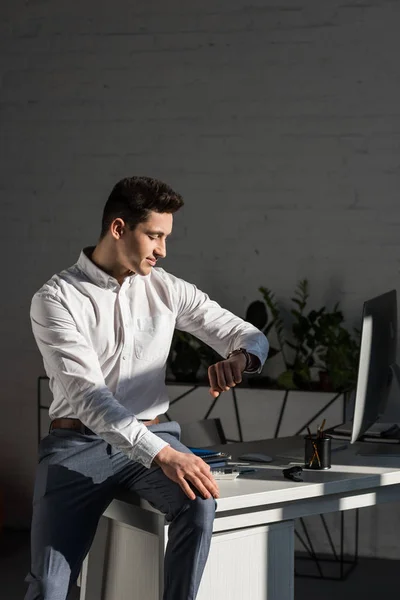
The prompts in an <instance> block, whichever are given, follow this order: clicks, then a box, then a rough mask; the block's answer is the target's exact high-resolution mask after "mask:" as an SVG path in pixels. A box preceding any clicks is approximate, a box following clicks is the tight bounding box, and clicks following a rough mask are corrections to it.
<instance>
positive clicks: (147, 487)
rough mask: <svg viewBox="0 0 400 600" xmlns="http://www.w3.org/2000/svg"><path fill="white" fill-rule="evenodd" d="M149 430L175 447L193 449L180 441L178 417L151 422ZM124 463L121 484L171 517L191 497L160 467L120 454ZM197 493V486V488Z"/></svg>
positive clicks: (181, 450) (119, 482)
mask: <svg viewBox="0 0 400 600" xmlns="http://www.w3.org/2000/svg"><path fill="white" fill-rule="evenodd" d="M150 430H151V431H152V432H153V433H155V434H156V435H158V436H159V437H160V438H162V439H163V440H165V441H166V442H168V443H169V444H170V446H171V447H172V448H174V450H178V451H179V452H185V453H188V452H190V450H188V448H187V447H186V446H184V445H183V444H182V443H181V442H180V441H179V436H180V427H179V425H178V423H176V422H175V421H172V422H169V423H160V424H158V425H152V426H151V427H150ZM121 459H122V461H123V465H121V469H120V471H119V478H118V484H119V486H120V487H122V488H124V489H128V490H131V491H134V492H136V493H137V494H138V495H139V496H141V497H142V498H145V499H146V500H147V501H148V502H150V504H151V505H152V506H154V507H155V508H157V509H158V510H159V511H161V512H162V513H164V514H165V516H166V519H167V520H168V521H171V520H172V519H173V518H174V517H175V516H176V514H177V513H178V512H179V511H180V510H182V508H183V507H184V506H186V505H188V504H190V503H191V502H192V501H191V500H190V499H189V498H188V497H187V496H186V494H185V493H184V492H183V490H182V488H181V487H180V486H179V484H177V483H175V482H174V481H172V480H171V479H169V478H168V477H167V476H166V475H165V474H164V472H163V471H162V470H161V468H160V467H157V466H155V467H152V468H151V469H146V468H145V467H143V466H141V465H139V463H135V462H133V461H130V460H129V459H126V460H125V458H123V457H120V460H121ZM194 491H195V492H196V493H197V490H194Z"/></svg>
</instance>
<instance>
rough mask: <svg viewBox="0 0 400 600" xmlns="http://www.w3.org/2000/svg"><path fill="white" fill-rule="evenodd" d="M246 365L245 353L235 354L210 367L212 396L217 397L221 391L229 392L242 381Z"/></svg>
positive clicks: (209, 376) (209, 377)
mask: <svg viewBox="0 0 400 600" xmlns="http://www.w3.org/2000/svg"><path fill="white" fill-rule="evenodd" d="M245 367H246V357H245V355H244V354H243V353H240V354H235V356H231V358H227V359H226V360H221V361H220V362H217V363H215V365H211V366H210V367H208V379H209V381H210V394H211V396H212V397H213V398H217V396H219V395H220V393H221V392H227V391H228V390H230V388H232V387H235V385H236V384H237V383H240V382H241V381H242V373H243V371H244V369H245Z"/></svg>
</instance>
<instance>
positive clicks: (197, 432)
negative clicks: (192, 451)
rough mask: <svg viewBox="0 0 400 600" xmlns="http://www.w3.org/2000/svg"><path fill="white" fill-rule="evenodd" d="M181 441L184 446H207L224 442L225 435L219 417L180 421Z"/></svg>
mask: <svg viewBox="0 0 400 600" xmlns="http://www.w3.org/2000/svg"><path fill="white" fill-rule="evenodd" d="M180 425H181V442H182V443H183V444H185V446H192V447H198V448H207V446H214V445H217V444H226V437H225V434H224V430H223V428H222V424H221V421H220V419H217V418H216V419H203V420H202V421H194V422H193V423H181V424H180Z"/></svg>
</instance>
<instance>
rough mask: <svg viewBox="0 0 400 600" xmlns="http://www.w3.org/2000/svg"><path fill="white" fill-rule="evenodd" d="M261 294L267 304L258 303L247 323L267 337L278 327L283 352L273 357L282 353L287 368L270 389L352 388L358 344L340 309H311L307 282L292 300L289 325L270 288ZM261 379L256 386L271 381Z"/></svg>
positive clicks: (279, 345) (250, 312)
mask: <svg viewBox="0 0 400 600" xmlns="http://www.w3.org/2000/svg"><path fill="white" fill-rule="evenodd" d="M259 291H260V292H261V294H262V295H263V298H264V303H262V302H260V301H258V300H257V301H255V302H253V303H252V304H251V305H250V306H249V308H248V310H247V314H246V319H247V320H249V322H251V323H253V324H254V325H255V326H256V327H258V328H259V329H261V331H263V333H265V335H268V333H269V332H270V331H271V330H272V329H273V328H274V330H275V333H276V340H277V345H278V348H272V349H271V351H270V354H269V357H268V358H269V359H270V358H271V357H272V356H275V355H276V354H277V353H280V354H281V357H282V360H283V363H284V367H285V368H284V370H283V371H282V372H281V373H280V374H279V376H278V377H277V378H276V380H275V382H273V383H274V385H271V386H269V385H268V387H277V388H278V389H285V390H321V391H345V390H348V389H352V387H354V385H355V382H356V377H357V365H358V341H357V340H356V339H355V338H354V337H352V335H351V334H350V333H349V331H348V330H347V329H346V328H345V327H344V326H343V321H344V317H343V313H342V312H341V311H340V310H339V305H338V304H336V305H335V306H334V308H333V310H332V311H328V310H327V309H326V307H325V306H324V307H322V308H320V309H319V310H311V311H308V310H307V304H308V299H309V286H308V281H307V279H303V280H301V281H300V282H299V283H298V284H297V286H296V289H295V292H294V296H293V297H292V298H291V301H292V304H293V307H292V308H291V310H290V316H291V323H290V325H289V326H287V325H285V323H284V320H283V316H282V309H281V307H280V306H279V305H278V303H277V301H276V300H275V296H274V294H273V293H272V292H271V290H269V289H268V288H265V287H260V288H259ZM261 305H263V306H264V309H262V306H261ZM268 312H269V315H270V317H271V318H270V319H269V315H268ZM315 374H317V377H315ZM257 379H258V378H254V379H253V380H252V382H251V383H254V384H255V385H260V383H264V384H265V383H268V381H267V380H268V379H270V378H265V379H266V381H263V382H261V381H259V380H258V381H257ZM270 382H271V379H270Z"/></svg>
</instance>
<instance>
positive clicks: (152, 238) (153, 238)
mask: <svg viewBox="0 0 400 600" xmlns="http://www.w3.org/2000/svg"><path fill="white" fill-rule="evenodd" d="M149 238H150V239H151V240H156V239H157V236H154V235H149Z"/></svg>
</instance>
